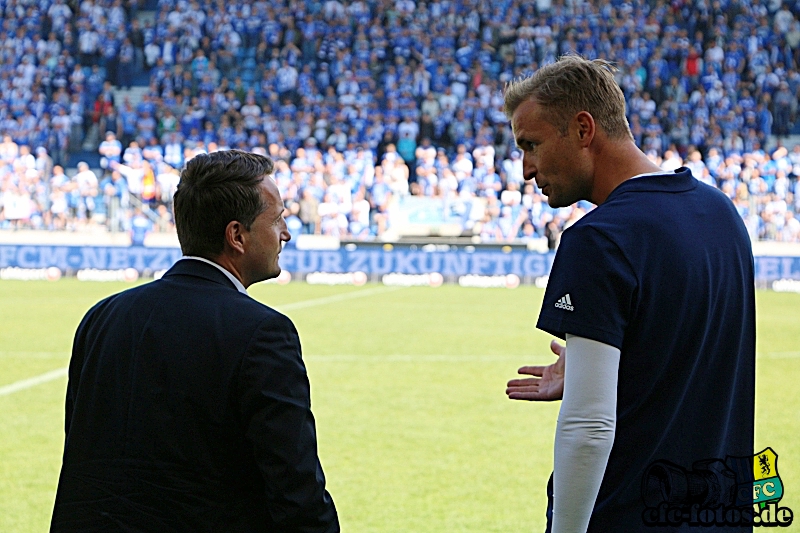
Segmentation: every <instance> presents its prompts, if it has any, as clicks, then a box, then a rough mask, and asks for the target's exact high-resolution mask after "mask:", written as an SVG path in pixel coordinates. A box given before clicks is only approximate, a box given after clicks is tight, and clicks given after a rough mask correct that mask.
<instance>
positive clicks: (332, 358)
mask: <svg viewBox="0 0 800 533" xmlns="http://www.w3.org/2000/svg"><path fill="white" fill-rule="evenodd" d="M303 359H306V360H308V361H313V362H326V363H327V362H331V363H338V362H351V361H357V362H359V363H416V362H423V363H439V362H445V363H448V362H463V361H477V362H492V361H526V360H529V359H537V360H541V356H538V357H537V356H535V355H534V356H531V355H482V354H481V355H477V354H465V355H453V354H418V355H413V354H394V355H358V354H336V355H313V354H310V355H309V354H306V355H304V356H303ZM551 362H552V361H551ZM540 364H548V363H540Z"/></svg>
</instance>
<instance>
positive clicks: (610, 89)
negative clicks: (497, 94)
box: [503, 55, 633, 140]
mask: <svg viewBox="0 0 800 533" xmlns="http://www.w3.org/2000/svg"><path fill="white" fill-rule="evenodd" d="M616 71H617V68H616V67H615V66H614V65H613V64H612V63H609V62H608V61H605V60H603V59H595V60H591V61H590V60H588V59H584V58H582V57H580V56H577V55H567V56H562V57H560V58H559V59H558V61H556V62H555V63H551V64H549V65H546V66H544V67H542V68H540V69H539V70H537V71H536V72H535V73H534V74H533V75H532V76H530V77H528V78H524V79H519V80H514V81H511V82H509V83H507V84H506V87H505V95H504V98H505V105H504V106H503V111H504V112H505V114H506V116H507V117H508V118H509V119H511V117H512V116H513V115H514V112H515V111H516V110H517V108H518V107H519V106H520V105H521V104H522V102H524V101H526V100H535V101H536V102H537V103H539V104H540V105H542V106H543V107H544V108H545V109H547V110H548V112H549V114H550V120H549V121H550V122H551V123H552V124H553V125H554V126H556V127H557V128H558V129H559V131H560V132H561V134H562V135H565V134H566V133H567V127H568V125H569V121H570V120H571V119H572V117H574V116H575V115H576V114H577V113H579V112H581V111H586V112H588V113H589V114H590V115H592V117H593V118H594V120H595V122H596V123H597V125H598V126H599V127H600V128H602V130H603V131H604V132H605V133H606V135H608V137H609V138H611V139H614V140H621V139H631V140H632V139H633V135H631V129H630V126H628V119H627V118H626V117H625V95H624V94H622V89H620V88H619V85H617V82H616V80H614V72H616Z"/></svg>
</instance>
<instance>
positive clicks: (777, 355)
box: [756, 352, 800, 359]
mask: <svg viewBox="0 0 800 533" xmlns="http://www.w3.org/2000/svg"><path fill="white" fill-rule="evenodd" d="M756 356H757V357H758V358H759V359H797V358H800V352H765V353H758V354H756Z"/></svg>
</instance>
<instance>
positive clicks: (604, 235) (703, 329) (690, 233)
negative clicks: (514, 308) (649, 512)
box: [537, 168, 755, 532]
mask: <svg viewBox="0 0 800 533" xmlns="http://www.w3.org/2000/svg"><path fill="white" fill-rule="evenodd" d="M537 327H538V328H539V329H542V330H544V331H546V332H548V333H551V334H553V335H555V336H557V337H560V338H562V339H563V338H564V337H565V335H566V334H571V335H578V336H581V337H586V338H588V339H593V340H596V341H599V342H602V343H605V344H609V345H611V346H614V347H616V348H619V349H620V352H621V357H620V367H619V382H618V388H617V429H616V435H615V438H614V445H613V448H612V450H611V456H610V458H609V461H608V466H607V468H606V471H605V476H604V478H603V483H602V485H601V487H600V492H599V495H598V497H597V501H596V503H595V508H594V511H593V514H592V519H591V521H590V524H589V531H598V532H600V531H603V532H606V531H626V532H627V531H641V530H644V531H656V530H658V528H656V529H653V528H651V527H645V524H644V522H643V512H644V511H645V509H646V507H648V505H645V501H644V496H643V491H642V482H643V475H644V473H645V471H646V470H647V468H648V466H649V465H651V464H652V463H653V462H654V461H669V462H671V463H674V464H675V465H678V466H680V467H682V468H685V469H686V470H687V471H692V468H693V465H694V463H695V462H696V461H701V460H706V459H721V460H725V458H726V457H727V456H745V457H746V456H750V457H752V455H753V427H754V404H755V297H754V280H753V257H752V252H751V247H750V240H749V237H748V235H747V231H746V230H745V227H744V224H743V223H742V220H741V218H740V217H739V216H738V215H737V213H736V210H735V208H734V206H733V204H732V203H731V201H730V200H729V199H728V198H727V197H725V196H724V195H723V194H722V193H721V192H719V191H718V190H716V189H714V188H713V187H710V186H708V185H705V184H703V183H700V182H698V181H697V180H696V179H695V178H693V177H692V175H691V173H690V172H689V170H688V169H686V168H681V169H678V170H677V171H675V173H666V174H661V175H645V176H641V177H636V178H633V179H630V180H627V181H625V182H623V183H622V184H620V185H619V186H618V187H617V188H616V189H615V190H614V191H613V192H612V193H611V194H610V195H609V197H608V199H607V200H606V201H605V202H604V203H603V204H602V205H600V206H598V207H597V208H596V209H595V210H593V211H591V212H589V213H588V214H587V215H586V216H585V217H583V218H582V219H580V220H579V221H578V222H576V223H575V224H574V225H573V226H572V227H570V228H569V229H567V230H566V231H564V233H563V235H562V238H561V244H560V247H559V249H558V252H557V254H556V257H555V261H554V263H553V268H552V272H551V274H550V279H549V282H548V285H547V291H546V293H545V297H544V302H543V303H542V310H541V314H540V315H539V321H538V323H537ZM739 481H742V480H739ZM673 496H675V494H673ZM682 527H684V528H686V527H687V524H686V523H684V524H683V526H682ZM725 529H726V530H727V531H735V530H736V528H729V527H728V528H725ZM746 529H747V528H746ZM670 530H672V531H675V530H676V528H675V527H671V528H670ZM747 530H752V528H749V529H747Z"/></svg>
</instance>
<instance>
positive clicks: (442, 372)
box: [0, 279, 800, 533]
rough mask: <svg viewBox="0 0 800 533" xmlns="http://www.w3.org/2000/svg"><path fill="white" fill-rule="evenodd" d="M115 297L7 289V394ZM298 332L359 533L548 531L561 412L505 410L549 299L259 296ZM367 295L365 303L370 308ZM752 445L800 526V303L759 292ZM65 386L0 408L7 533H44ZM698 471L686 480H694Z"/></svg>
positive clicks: (418, 294)
mask: <svg viewBox="0 0 800 533" xmlns="http://www.w3.org/2000/svg"><path fill="white" fill-rule="evenodd" d="M126 287H127V285H124V284H118V283H81V282H78V281H76V280H71V279H65V280H61V281H58V282H55V283H48V282H13V281H2V282H0V302H2V305H0V387H3V386H4V385H8V384H11V383H15V382H18V381H19V380H23V379H27V378H31V377H34V376H38V375H41V374H44V373H46V372H49V371H51V370H54V369H59V368H64V367H66V365H67V363H68V359H69V350H70V345H71V341H72V335H73V332H74V330H75V327H76V326H77V324H78V322H79V320H80V318H81V316H82V315H83V313H84V312H85V311H86V310H87V309H88V308H89V307H90V306H91V305H92V304H93V303H94V302H96V301H97V300H98V299H100V298H102V297H104V296H106V295H108V294H111V293H113V292H116V291H118V290H121V289H123V288H126ZM250 292H251V294H252V295H253V296H254V297H255V298H257V299H259V300H261V301H264V302H266V303H268V304H269V305H272V306H274V307H276V308H278V309H279V310H282V311H284V312H285V313H286V314H288V315H289V316H290V317H291V318H292V319H293V320H294V321H295V323H296V325H297V328H298V330H299V332H300V336H301V339H302V342H303V351H304V357H305V360H306V365H307V367H308V372H309V375H310V379H311V386H312V406H313V409H314V413H315V415H316V418H317V428H318V432H319V451H320V457H321V459H322V463H323V466H324V468H325V472H326V474H327V476H328V488H329V490H330V492H331V494H332V495H333V497H334V500H335V501H336V504H337V507H338V509H339V514H340V518H341V522H342V526H343V530H344V531H348V532H373V531H374V532H384V531H386V532H390V531H391V532H461V531H464V532H466V531H472V532H481V533H485V532H492V531H498V532H500V531H502V532H507V531H542V530H543V528H544V507H545V498H544V488H545V483H546V481H547V477H548V476H549V474H550V471H551V468H552V443H553V432H554V429H555V421H556V416H557V411H558V404H557V403H550V404H532V403H525V402H512V401H509V400H507V399H506V398H505V394H504V389H505V383H506V381H507V380H508V379H510V378H512V377H514V376H515V373H516V369H517V368H518V367H519V366H522V365H524V364H534V363H548V362H550V361H552V356H551V355H550V353H549V350H548V344H549V341H550V338H549V337H548V336H547V335H545V334H543V333H541V332H539V331H537V330H536V329H535V327H534V325H535V322H536V317H537V315H538V311H539V306H540V304H541V298H542V291H541V290H540V289H535V288H532V287H520V288H518V289H516V290H507V289H465V288H460V287H457V286H443V287H440V288H436V289H431V288H405V289H392V288H385V287H382V286H378V285H367V286H365V287H358V288H356V287H322V286H311V285H306V284H302V283H292V284H289V285H287V286H277V285H271V284H261V285H257V286H255V287H253V288H252V289H251V291H250ZM361 293H363V294H361ZM757 298H758V352H759V359H758V375H757V380H758V381H757V387H758V393H757V424H756V426H757V427H756V446H757V450H760V449H762V448H764V447H766V446H771V447H772V448H773V449H774V450H775V451H776V452H777V453H778V454H779V456H780V459H779V461H778V469H779V472H780V474H781V477H782V479H783V481H784V486H785V496H784V500H783V502H782V505H784V506H789V507H792V508H793V509H794V510H795V513H797V512H800V497H798V494H800V440H799V439H797V435H798V434H800V414H799V413H800V387H798V386H797V382H798V380H799V379H800V295H799V294H779V293H772V292H759V293H758V296H757ZM65 385H66V379H65V378H63V377H60V378H58V379H55V380H52V381H48V382H46V383H42V384H39V385H36V386H32V387H30V388H26V389H23V390H19V391H17V392H13V393H10V394H4V395H1V396H0V532H3V533H28V532H41V531H46V530H47V527H48V524H49V518H50V513H51V510H52V504H53V497H54V493H55V486H56V482H57V477H58V471H59V467H60V460H61V451H62V445H63V409H64V401H63V400H64V390H65ZM687 466H688V465H687Z"/></svg>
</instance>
